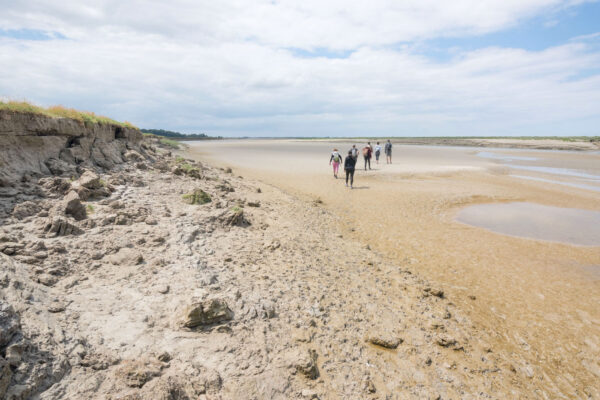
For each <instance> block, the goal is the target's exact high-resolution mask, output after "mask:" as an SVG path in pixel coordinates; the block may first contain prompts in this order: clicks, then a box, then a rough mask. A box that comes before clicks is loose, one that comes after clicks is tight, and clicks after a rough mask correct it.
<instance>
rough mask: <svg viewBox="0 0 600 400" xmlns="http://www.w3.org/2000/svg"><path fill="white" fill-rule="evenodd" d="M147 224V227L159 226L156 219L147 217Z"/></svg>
mask: <svg viewBox="0 0 600 400" xmlns="http://www.w3.org/2000/svg"><path fill="white" fill-rule="evenodd" d="M145 222H146V225H156V224H158V221H157V220H156V218H154V217H147V218H146V220H145Z"/></svg>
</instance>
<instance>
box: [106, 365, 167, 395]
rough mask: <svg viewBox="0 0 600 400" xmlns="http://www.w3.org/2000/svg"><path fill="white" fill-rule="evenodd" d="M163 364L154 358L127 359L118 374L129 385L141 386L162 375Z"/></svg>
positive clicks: (118, 369)
mask: <svg viewBox="0 0 600 400" xmlns="http://www.w3.org/2000/svg"><path fill="white" fill-rule="evenodd" d="M161 368H162V364H161V363H159V362H158V361H153V360H126V361H124V362H123V363H122V364H121V366H120V367H119V368H117V371H116V375H117V377H118V378H120V379H122V380H123V381H124V382H125V384H126V385H127V386H129V387H134V388H141V387H142V386H144V385H145V384H146V383H147V382H149V381H150V380H151V379H153V378H155V377H157V376H159V375H160V371H161Z"/></svg>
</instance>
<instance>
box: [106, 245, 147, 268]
mask: <svg viewBox="0 0 600 400" xmlns="http://www.w3.org/2000/svg"><path fill="white" fill-rule="evenodd" d="M106 261H108V262H109V263H111V264H113V265H137V264H140V263H142V262H143V261H144V257H143V256H142V253H140V252H139V251H137V250H135V249H130V248H128V247H123V248H122V249H119V251H117V252H116V253H114V254H111V255H109V256H107V257H106Z"/></svg>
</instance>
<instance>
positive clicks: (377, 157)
mask: <svg viewBox="0 0 600 400" xmlns="http://www.w3.org/2000/svg"><path fill="white" fill-rule="evenodd" d="M380 154H381V146H380V145H379V142H377V145H376V146H375V162H376V163H377V164H379V155H380Z"/></svg>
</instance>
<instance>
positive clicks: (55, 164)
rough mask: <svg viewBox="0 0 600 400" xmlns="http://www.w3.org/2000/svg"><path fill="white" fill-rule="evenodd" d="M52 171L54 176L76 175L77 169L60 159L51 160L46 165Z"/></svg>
mask: <svg viewBox="0 0 600 400" xmlns="http://www.w3.org/2000/svg"><path fill="white" fill-rule="evenodd" d="M44 164H45V165H46V167H48V169H49V170H50V172H51V173H52V175H71V176H72V175H75V174H76V173H77V168H76V167H75V165H73V164H69V163H67V162H65V161H63V160H61V159H58V158H49V159H48V160H46V162H45V163H44Z"/></svg>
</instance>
